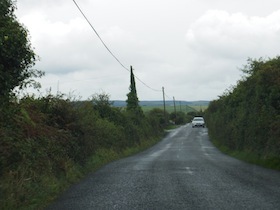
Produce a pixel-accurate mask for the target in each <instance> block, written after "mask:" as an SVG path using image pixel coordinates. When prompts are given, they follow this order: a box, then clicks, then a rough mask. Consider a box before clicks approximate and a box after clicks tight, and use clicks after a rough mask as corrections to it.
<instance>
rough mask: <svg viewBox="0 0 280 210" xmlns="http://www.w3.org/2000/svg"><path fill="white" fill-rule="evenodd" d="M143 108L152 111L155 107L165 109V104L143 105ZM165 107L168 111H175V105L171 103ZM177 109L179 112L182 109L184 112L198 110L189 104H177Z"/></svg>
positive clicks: (145, 110)
mask: <svg viewBox="0 0 280 210" xmlns="http://www.w3.org/2000/svg"><path fill="white" fill-rule="evenodd" d="M141 108H142V109H143V111H144V112H148V111H151V110H152V109H155V108H159V109H162V110H163V109H164V107H163V106H141ZM165 108H166V111H167V112H168V113H171V112H174V106H170V105H169V106H166V107H165ZM176 111H177V112H179V111H182V112H185V113H188V112H196V111H197V110H196V109H195V108H193V107H190V106H188V105H182V106H179V105H177V106H176Z"/></svg>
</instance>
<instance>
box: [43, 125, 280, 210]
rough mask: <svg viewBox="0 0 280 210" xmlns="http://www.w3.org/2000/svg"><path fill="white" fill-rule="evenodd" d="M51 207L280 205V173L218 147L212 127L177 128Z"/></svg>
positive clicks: (97, 174) (61, 209)
mask: <svg viewBox="0 0 280 210" xmlns="http://www.w3.org/2000/svg"><path fill="white" fill-rule="evenodd" d="M47 209H49V210H53V209H59V210H71V209H75V210H76V209H77V210H78V209H79V210H80V209H81V210H89V209H128V210H130V209H153V210H154V209H159V210H163V209H203V210H204V209H238V210H241V209H254V210H256V209H264V210H270V209H272V210H275V209H280V172H279V171H274V170H269V169H264V168H262V167H258V166H255V165H251V164H247V163H244V162H242V161H239V160H236V159H234V158H231V157H229V156H226V155H224V154H222V153H221V152H220V151H218V150H217V149H216V148H215V147H214V146H213V145H212V143H211V142H210V141H209V137H208V133H207V128H191V125H190V124H187V125H185V126H182V127H180V128H178V129H176V130H173V131H172V132H170V133H169V135H168V136H166V137H165V138H164V139H163V140H162V141H161V142H160V143H158V144H157V145H155V146H154V147H152V148H150V149H148V150H146V151H145V152H142V153H140V154H137V155H135V156H131V157H128V158H125V159H122V160H119V161H115V162H112V163H110V164H108V165H106V166H104V167H102V168H101V169H100V170H98V171H97V172H95V173H92V174H90V175H89V176H88V177H86V178H85V179H83V180H82V181H81V182H80V183H78V184H75V185H73V186H72V187H70V189H69V190H67V191H66V192H65V193H64V194H62V195H61V196H60V197H59V198H58V199H57V200H56V201H55V202H54V203H53V204H52V205H50V206H49V207H48V208H47Z"/></svg>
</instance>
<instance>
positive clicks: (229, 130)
mask: <svg viewBox="0 0 280 210" xmlns="http://www.w3.org/2000/svg"><path fill="white" fill-rule="evenodd" d="M243 72H244V73H245V74H246V76H244V78H243V79H242V80H240V81H239V82H238V84H237V86H236V87H234V88H233V89H232V90H229V91H228V92H226V93H225V94H224V95H223V96H221V97H220V98H219V99H218V100H215V101H212V102H211V103H210V105H209V107H208V109H207V111H206V118H207V124H208V128H209V132H210V135H211V137H212V138H213V139H214V140H215V141H216V142H217V143H218V144H220V145H223V146H226V147H227V148H228V149H230V150H232V151H245V152H247V153H251V154H255V155H256V156H258V157H259V158H260V159H263V160H271V159H274V160H278V163H280V139H279V136H280V57H276V58H274V59H269V60H267V61H264V60H263V59H259V60H249V61H248V65H246V66H245V68H244V69H243ZM276 162H277V161H276Z"/></svg>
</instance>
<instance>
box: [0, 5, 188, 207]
mask: <svg viewBox="0 0 280 210" xmlns="http://www.w3.org/2000/svg"><path fill="white" fill-rule="evenodd" d="M14 10H15V5H14V1H12V0H3V1H1V2H0V23H1V24H0V45H1V47H0V94H1V95H0V113H1V115H0V209H42V208H44V207H45V206H46V205H47V204H48V203H49V202H50V201H52V200H53V199H54V198H55V197H56V196H57V195H58V194H59V193H61V192H62V191H63V190H65V189H66V188H67V187H69V185H71V184H72V183H75V182H77V181H78V180H80V179H81V178H82V177H84V176H85V175H86V174H88V173H89V172H91V171H94V170H96V169H97V168H99V167H100V166H102V165H104V164H106V163H108V162H110V161H112V160H116V159H119V158H121V157H125V156H128V155H131V154H134V153H136V152H139V151H142V150H144V149H145V148H148V147H150V146H151V145H153V144H155V143H156V142H157V141H159V140H160V139H161V138H162V137H163V135H164V130H165V129H166V128H167V126H169V123H170V122H173V123H174V124H180V123H185V122H186V120H187V118H186V116H187V115H186V114H185V113H181V112H178V113H175V114H172V113H171V114H169V113H164V112H163V110H161V109H152V110H148V111H146V112H144V111H143V110H142V108H141V107H140V106H139V101H138V98H137V92H136V86H135V80H134V75H133V71H132V68H131V74H130V76H131V81H130V88H129V93H128V94H127V101H126V102H127V106H126V108H125V109H124V108H117V107H114V106H112V102H110V100H109V95H108V94H105V93H103V94H95V95H93V96H92V97H91V98H90V99H88V100H86V101H76V100H71V99H69V98H67V97H65V95H63V94H58V95H52V94H50V93H48V94H46V95H45V96H40V97H38V96H35V95H26V96H21V97H19V94H18V93H19V92H21V91H22V90H23V89H25V88H26V87H29V86H33V87H35V88H40V84H38V83H37V82H36V80H35V78H38V77H41V76H43V75H44V73H43V72H41V71H38V70H34V69H33V68H32V67H33V66H34V65H35V62H36V60H37V56H36V55H35V53H34V52H33V48H32V47H31V43H30V41H29V36H28V31H27V29H26V28H25V27H24V26H23V25H21V24H20V23H19V22H18V21H17V19H16V17H15V15H14Z"/></svg>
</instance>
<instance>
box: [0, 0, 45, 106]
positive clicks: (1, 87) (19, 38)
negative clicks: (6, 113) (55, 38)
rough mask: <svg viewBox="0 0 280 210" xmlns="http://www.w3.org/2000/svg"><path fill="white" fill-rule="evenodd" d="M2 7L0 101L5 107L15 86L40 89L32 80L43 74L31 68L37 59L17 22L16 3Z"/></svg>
mask: <svg viewBox="0 0 280 210" xmlns="http://www.w3.org/2000/svg"><path fill="white" fill-rule="evenodd" d="M0 8H1V9H0V96H1V98H0V99H1V100H0V102H1V105H3V104H4V103H7V101H8V100H9V98H10V97H11V95H12V94H13V90H14V89H15V88H16V87H18V88H19V89H21V88H23V87H26V86H27V85H31V84H35V86H38V83H36V82H35V81H34V80H32V78H35V77H40V76H42V74H43V73H42V72H40V71H37V70H33V69H30V68H31V67H32V66H33V65H34V64H35V60H36V56H35V53H34V52H33V49H32V48H31V44H30V41H29V39H28V32H27V30H26V29H25V28H24V27H23V26H22V25H21V24H20V23H19V22H18V21H17V20H16V17H15V15H14V9H15V5H14V4H13V1H11V0H2V1H1V6H0ZM6 105H7V104H5V106H6Z"/></svg>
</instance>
